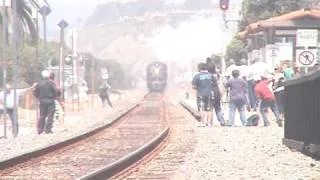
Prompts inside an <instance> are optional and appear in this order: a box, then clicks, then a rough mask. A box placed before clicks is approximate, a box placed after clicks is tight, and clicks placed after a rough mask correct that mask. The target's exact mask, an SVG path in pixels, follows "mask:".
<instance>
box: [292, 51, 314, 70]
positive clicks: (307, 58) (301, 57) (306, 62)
mask: <svg viewBox="0 0 320 180" xmlns="http://www.w3.org/2000/svg"><path fill="white" fill-rule="evenodd" d="M296 52H297V53H296V58H297V66H298V67H313V66H314V65H315V64H316V61H317V49H304V50H302V49H299V50H298V49H297V51H296Z"/></svg>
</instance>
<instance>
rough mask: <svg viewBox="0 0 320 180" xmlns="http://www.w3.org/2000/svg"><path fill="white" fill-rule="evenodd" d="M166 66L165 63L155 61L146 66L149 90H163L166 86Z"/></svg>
mask: <svg viewBox="0 0 320 180" xmlns="http://www.w3.org/2000/svg"><path fill="white" fill-rule="evenodd" d="M167 80H168V68H167V65H166V64H165V63H162V62H160V61H155V62H152V63H150V64H149V65H148V66H147V86H148V89H149V92H163V91H164V90H165V88H166V87H167Z"/></svg>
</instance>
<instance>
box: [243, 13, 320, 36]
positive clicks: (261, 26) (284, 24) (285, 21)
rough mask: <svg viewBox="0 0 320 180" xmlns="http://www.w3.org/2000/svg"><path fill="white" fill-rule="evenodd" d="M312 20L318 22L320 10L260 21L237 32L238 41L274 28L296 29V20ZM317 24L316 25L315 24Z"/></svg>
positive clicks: (288, 14)
mask: <svg viewBox="0 0 320 180" xmlns="http://www.w3.org/2000/svg"><path fill="white" fill-rule="evenodd" d="M303 19H304V20H307V19H309V20H311V21H313V22H315V21H314V20H317V21H318V22H319V21H320V9H319V8H317V9H309V8H305V9H301V10H297V11H292V12H290V13H287V14H283V15H280V16H276V17H272V18H269V19H266V20H261V21H258V22H255V23H252V24H250V25H248V26H247V27H246V28H245V30H244V31H242V32H239V33H238V34H237V38H238V39H243V40H244V39H247V38H248V35H250V34H254V33H257V32H260V31H263V30H265V29H267V28H271V27H275V28H293V27H298V26H299V25H298V24H297V23H295V21H296V20H303ZM319 23H320V22H319ZM316 24H318V23H316Z"/></svg>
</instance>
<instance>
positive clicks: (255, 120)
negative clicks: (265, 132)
mask: <svg viewBox="0 0 320 180" xmlns="http://www.w3.org/2000/svg"><path fill="white" fill-rule="evenodd" d="M259 120H260V116H259V115H258V114H253V115H251V116H249V117H248V119H247V126H258V124H259Z"/></svg>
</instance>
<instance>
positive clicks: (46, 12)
mask: <svg viewBox="0 0 320 180" xmlns="http://www.w3.org/2000/svg"><path fill="white" fill-rule="evenodd" d="M39 13H40V14H41V15H42V19H43V51H44V57H45V60H47V16H48V15H49V14H50V13H51V9H50V8H49V7H48V6H46V5H44V6H42V7H41V8H40V10H39ZM49 70H51V60H50V62H49Z"/></svg>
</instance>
